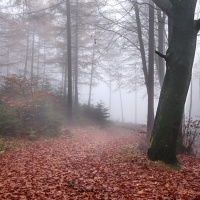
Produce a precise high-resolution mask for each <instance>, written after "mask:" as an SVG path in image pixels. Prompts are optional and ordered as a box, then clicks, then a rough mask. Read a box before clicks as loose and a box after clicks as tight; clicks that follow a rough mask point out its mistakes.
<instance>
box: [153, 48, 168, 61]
mask: <svg viewBox="0 0 200 200" xmlns="http://www.w3.org/2000/svg"><path fill="white" fill-rule="evenodd" d="M155 53H156V54H158V55H159V56H160V57H161V58H164V59H165V61H166V60H167V56H166V55H163V54H162V53H160V52H159V51H156V50H155Z"/></svg>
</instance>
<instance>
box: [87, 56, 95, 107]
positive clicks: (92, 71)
mask: <svg viewBox="0 0 200 200" xmlns="http://www.w3.org/2000/svg"><path fill="white" fill-rule="evenodd" d="M92 57H93V56H92ZM92 60H94V58H92ZM93 76H94V61H92V66H91V72H90V85H89V97H88V106H89V107H90V106H91V97H92V85H93Z"/></svg>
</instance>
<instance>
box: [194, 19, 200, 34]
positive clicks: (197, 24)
mask: <svg viewBox="0 0 200 200" xmlns="http://www.w3.org/2000/svg"><path fill="white" fill-rule="evenodd" d="M195 29H196V31H197V32H199V30H200V19H197V20H195Z"/></svg>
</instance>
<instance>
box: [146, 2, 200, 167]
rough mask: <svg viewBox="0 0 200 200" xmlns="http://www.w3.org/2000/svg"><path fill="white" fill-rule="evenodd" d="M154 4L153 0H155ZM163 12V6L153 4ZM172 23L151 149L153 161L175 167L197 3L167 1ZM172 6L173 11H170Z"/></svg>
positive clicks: (194, 37)
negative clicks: (159, 161)
mask: <svg viewBox="0 0 200 200" xmlns="http://www.w3.org/2000/svg"><path fill="white" fill-rule="evenodd" d="M153 1H154V0H153ZM154 2H155V3H156V4H157V6H159V7H160V8H161V9H163V11H165V10H164V9H165V7H164V4H163V3H162V6H160V4H159V2H161V1H154ZM162 2H165V3H166V5H167V6H166V8H167V12H166V13H171V14H170V15H171V17H172V20H173V33H172V36H171V40H170V44H169V48H168V50H167V53H166V65H167V70H166V75H165V79H164V83H163V87H162V90H161V94H160V99H159V105H158V109H157V113H156V118H155V122H154V127H153V131H152V135H151V139H150V147H149V149H148V158H149V159H150V160H153V161H156V160H162V161H164V162H165V163H169V164H176V163H177V159H176V144H177V137H178V132H179V128H180V125H181V120H182V113H183V109H184V105H185V100H186V96H187V92H188V88H189V85H190V81H191V73H192V65H193V61H194V54H195V49H196V38H197V32H198V30H199V28H198V27H197V26H196V25H197V23H196V21H195V20H194V12H195V6H196V2H197V1H196V0H192V1H191V0H181V1H179V0H164V1H162ZM169 4H170V5H171V6H170V8H171V11H170V10H169Z"/></svg>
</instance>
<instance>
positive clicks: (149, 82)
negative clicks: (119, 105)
mask: <svg viewBox="0 0 200 200" xmlns="http://www.w3.org/2000/svg"><path fill="white" fill-rule="evenodd" d="M151 4H152V3H151ZM134 6H135V15H136V23H137V31H138V40H139V45H140V53H141V59H142V70H143V73H144V78H145V85H146V88H147V94H148V111H147V138H149V137H150V134H151V130H152V127H153V123H154V83H153V82H154V78H153V77H154V72H153V71H154V69H153V65H154V64H153V63H154V61H153V60H154V50H153V49H154V33H153V38H152V30H153V31H154V28H153V26H152V25H153V24H152V23H153V22H154V20H153V18H154V17H153V15H154V14H153V15H152V12H154V11H153V10H154V9H152V11H150V13H151V16H150V18H152V19H151V22H150V27H149V31H150V32H151V33H149V34H151V38H150V40H149V41H150V43H149V45H151V47H150V49H149V66H148V69H147V59H146V54H145V48H144V42H143V37H142V28H141V21H140V14H139V9H138V4H137V1H136V3H135V4H134ZM149 9H150V8H149ZM150 10H151V9H150ZM150 29H151V30H150ZM152 55H153V57H152Z"/></svg>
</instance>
